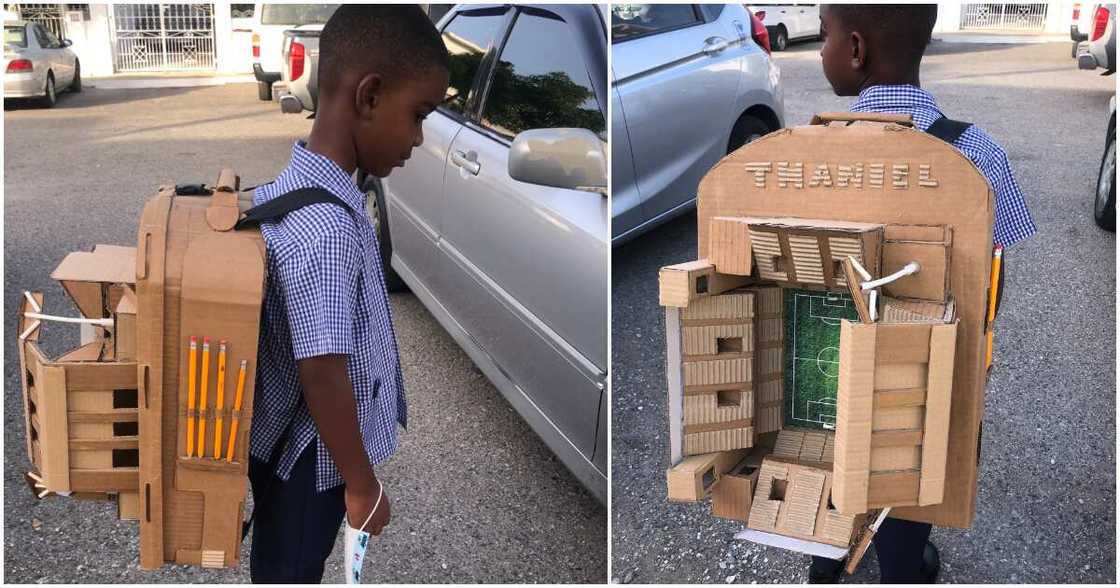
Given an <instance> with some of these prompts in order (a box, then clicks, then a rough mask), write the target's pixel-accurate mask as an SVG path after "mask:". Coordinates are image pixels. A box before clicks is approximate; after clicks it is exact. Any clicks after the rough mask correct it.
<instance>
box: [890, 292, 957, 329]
mask: <svg viewBox="0 0 1120 588" xmlns="http://www.w3.org/2000/svg"><path fill="white" fill-rule="evenodd" d="M880 301H881V306H882V309H881V310H880V311H879V316H880V317H881V318H882V322H884V323H928V324H939V323H951V322H953V320H954V319H955V318H956V310H955V306H954V304H953V298H952V297H951V296H950V297H949V300H948V301H947V302H945V303H938V302H928V301H925V300H899V299H896V298H887V297H885V296H884V297H882V298H880Z"/></svg>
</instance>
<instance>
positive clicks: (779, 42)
mask: <svg viewBox="0 0 1120 588" xmlns="http://www.w3.org/2000/svg"><path fill="white" fill-rule="evenodd" d="M786 47H789V33H787V32H786V28H785V27H784V26H781V25H778V30H777V34H775V35H774V40H773V41H771V43H770V48H771V49H773V50H774V51H785V50H786Z"/></svg>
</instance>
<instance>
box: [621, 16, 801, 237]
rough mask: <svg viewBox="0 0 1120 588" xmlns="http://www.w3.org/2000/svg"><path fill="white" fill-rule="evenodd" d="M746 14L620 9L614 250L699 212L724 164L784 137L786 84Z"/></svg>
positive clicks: (759, 25)
mask: <svg viewBox="0 0 1120 588" xmlns="http://www.w3.org/2000/svg"><path fill="white" fill-rule="evenodd" d="M766 35H767V32H766V29H765V28H764V27H763V26H762V23H761V22H759V21H758V19H756V18H755V17H754V15H752V14H751V13H750V12H748V11H747V9H746V8H744V7H743V5H741V4H726V5H724V4H613V5H611V42H612V43H613V45H612V56H613V62H612V70H611V81H612V84H613V88H612V89H613V92H612V93H611V104H612V105H613V106H612V112H613V113H614V115H613V125H612V127H611V149H612V154H613V157H612V158H611V165H612V167H611V173H612V176H611V177H612V180H611V182H612V188H611V214H612V218H613V222H612V225H611V226H612V233H613V238H612V242H613V243H614V244H615V245H618V244H621V243H623V242H625V241H626V240H628V239H631V238H633V237H635V236H637V235H639V234H641V233H642V232H645V231H647V230H649V229H651V228H653V227H655V226H657V225H658V224H660V223H663V222H665V221H667V220H669V219H671V218H674V217H676V216H678V215H680V214H683V213H686V212H688V211H689V210H691V209H692V208H693V207H695V205H696V190H697V187H698V186H699V184H700V179H701V178H702V177H703V176H704V174H706V173H707V172H708V170H709V169H711V167H712V166H713V165H715V163H716V162H717V161H719V160H720V158H722V157H723V156H725V155H727V154H728V153H731V152H732V151H734V150H736V149H738V148H739V147H742V146H743V145H744V144H746V143H747V142H749V141H752V140H754V139H756V138H758V137H761V136H762V135H765V134H767V133H769V132H771V131H775V130H777V129H779V128H781V127H782V125H783V120H784V118H785V112H784V101H783V97H782V87H781V80H780V78H781V74H780V71H779V69H778V66H777V65H776V64H774V62H773V61H771V60H770V55H769V47H768V44H767V41H766Z"/></svg>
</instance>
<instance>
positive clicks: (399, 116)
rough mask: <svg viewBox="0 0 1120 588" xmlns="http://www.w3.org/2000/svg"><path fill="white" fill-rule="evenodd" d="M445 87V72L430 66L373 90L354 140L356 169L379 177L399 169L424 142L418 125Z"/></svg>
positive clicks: (432, 108)
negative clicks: (374, 95)
mask: <svg viewBox="0 0 1120 588" xmlns="http://www.w3.org/2000/svg"><path fill="white" fill-rule="evenodd" d="M447 84H448V72H447V70H446V69H443V68H439V67H434V68H430V69H428V70H427V71H425V72H422V73H420V74H418V75H416V76H413V77H411V78H408V79H404V80H399V81H397V82H396V83H394V84H393V85H392V86H389V87H382V88H380V89H379V90H378V91H376V94H377V96H376V100H374V101H373V106H372V108H370V109H369V111H368V115H367V116H366V118H365V120H363V121H361V124H359V125H357V129H356V133H355V137H354V142H355V147H356V148H357V156H358V157H357V159H358V166H359V167H361V168H362V169H364V170H366V171H367V172H369V173H371V174H373V175H375V176H377V177H379V178H383V177H385V176H388V175H389V172H391V171H393V168H395V167H403V166H404V162H405V160H407V159H408V158H409V157H410V156H411V155H412V149H413V147H419V146H420V144H421V143H423V142H424V132H423V130H422V129H421V125H422V124H423V122H424V119H425V118H426V117H427V116H428V115H429V114H430V113H431V112H432V111H433V110H435V108H436V106H437V105H439V104H440V103H441V102H442V101H443V98H444V95H445V94H446V92H447Z"/></svg>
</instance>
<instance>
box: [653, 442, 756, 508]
mask: <svg viewBox="0 0 1120 588" xmlns="http://www.w3.org/2000/svg"><path fill="white" fill-rule="evenodd" d="M748 453H750V451H749V450H746V449H736V450H734V451H720V452H716V453H706V454H703V455H693V456H691V457H687V458H685V459H684V460H682V461H681V462H680V463H678V464H677V465H675V466H673V467H671V468H669V469H668V470H666V471H665V480H666V485H667V494H668V498H669V500H670V501H671V502H698V501H700V500H703V499H704V497H705V496H707V495H708V493H709V492H711V490H712V487H713V486H714V485H715V483H716V481H717V480H719V478H720V476H722V475H723V474H725V473H726V472H727V471H728V470H730V469H731V468H733V467H735V465H736V464H738V463H739V462H740V461H742V460H743V459H744V458H745V457H747V454H748Z"/></svg>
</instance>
